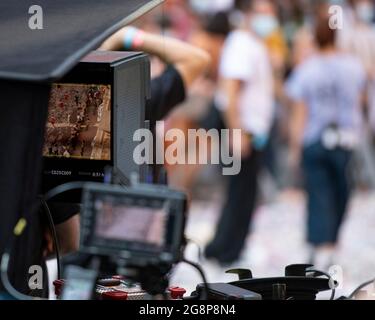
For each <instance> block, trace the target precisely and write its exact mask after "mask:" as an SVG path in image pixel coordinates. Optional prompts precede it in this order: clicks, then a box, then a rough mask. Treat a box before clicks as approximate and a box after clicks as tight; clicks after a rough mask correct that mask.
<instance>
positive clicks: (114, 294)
mask: <svg viewBox="0 0 375 320" xmlns="http://www.w3.org/2000/svg"><path fill="white" fill-rule="evenodd" d="M102 298H103V300H116V301H125V300H128V294H127V293H126V292H120V291H111V292H104V293H103V294H102Z"/></svg>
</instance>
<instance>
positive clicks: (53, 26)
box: [0, 0, 164, 82]
mask: <svg viewBox="0 0 375 320" xmlns="http://www.w3.org/2000/svg"><path fill="white" fill-rule="evenodd" d="M163 1H164V0H16V1H15V0H1V1H0V79H11V80H22V81H37V82H52V81H54V80H56V79H57V78H60V77H62V76H63V75H64V74H65V73H67V72H68V71H69V70H70V69H71V68H72V67H74V66H75V64H76V63H77V62H78V61H79V60H80V59H81V58H82V57H83V56H84V55H86V54H87V53H88V52H89V51H91V50H93V49H95V48H96V47H97V46H98V45H99V44H100V43H101V42H102V41H103V40H105V39H106V38H107V37H109V36H110V35H111V34H112V33H114V32H116V31H117V30H118V29H120V28H121V27H123V26H125V25H127V24H130V23H132V22H133V21H134V20H136V19H137V18H138V17H140V16H141V15H143V14H145V13H146V12H148V11H149V10H151V9H153V8H154V7H156V6H158V5H159V4H161V3H162V2H163ZM36 5H37V6H38V8H40V9H41V11H40V10H36V11H35V10H34V8H35V7H33V6H36ZM40 13H41V17H42V19H41V21H42V28H43V29H40V28H34V25H33V23H34V22H38V21H37V20H35V19H37V18H38V16H34V14H40ZM34 20H35V21H34ZM37 27H38V26H37Z"/></svg>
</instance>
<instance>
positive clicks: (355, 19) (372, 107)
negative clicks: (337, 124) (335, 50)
mask: <svg viewBox="0 0 375 320" xmlns="http://www.w3.org/2000/svg"><path fill="white" fill-rule="evenodd" d="M348 4H349V9H350V11H349V14H348V15H347V16H348V18H347V19H345V23H344V28H343V29H342V30H341V31H340V32H339V33H338V36H339V39H338V45H339V47H340V48H341V50H343V51H345V52H347V53H351V54H353V55H355V56H357V57H358V58H359V59H360V60H361V62H362V64H363V66H364V68H365V70H366V74H367V84H366V95H365V99H364V100H365V101H364V105H365V110H364V111H365V112H364V115H365V120H366V122H365V125H364V127H363V133H362V135H363V142H362V144H361V148H360V149H359V151H358V153H357V156H356V161H357V162H360V163H359V165H358V167H360V168H362V169H361V170H359V172H358V173H359V177H360V179H361V181H362V182H364V183H365V184H370V185H372V186H373V187H375V164H374V162H373V160H372V157H373V155H374V150H373V149H374V147H373V145H372V144H373V143H371V141H370V140H371V139H372V140H374V137H375V63H374V61H375V25H374V23H373V22H374V18H375V4H374V1H373V0H350V1H349V2H348ZM350 17H351V18H350ZM371 136H372V137H371ZM369 155H370V156H369Z"/></svg>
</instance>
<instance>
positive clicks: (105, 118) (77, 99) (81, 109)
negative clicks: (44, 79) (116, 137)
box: [43, 83, 112, 161]
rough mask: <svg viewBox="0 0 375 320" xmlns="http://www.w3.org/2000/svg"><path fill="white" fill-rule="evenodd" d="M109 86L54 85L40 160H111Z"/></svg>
mask: <svg viewBox="0 0 375 320" xmlns="http://www.w3.org/2000/svg"><path fill="white" fill-rule="evenodd" d="M111 107H112V106H111V86H110V85H90V84H65V83H61V84H54V85H53V86H52V90H51V95H50V107H49V116H48V122H47V128H46V135H45V144H44V150H43V156H44V157H47V158H48V157H49V158H60V159H62V158H66V159H85V160H103V161H110V160H111Z"/></svg>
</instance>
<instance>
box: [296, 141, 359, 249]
mask: <svg viewBox="0 0 375 320" xmlns="http://www.w3.org/2000/svg"><path fill="white" fill-rule="evenodd" d="M351 155H352V152H350V151H347V150H344V149H340V148H337V149H335V150H327V149H325V148H324V147H323V145H322V144H321V143H316V144H314V145H312V146H309V147H306V148H305V149H304V150H303V172H304V177H305V188H306V192H307V196H308V204H307V206H308V224H307V225H308V239H307V240H308V242H309V243H311V244H312V245H315V246H318V245H323V244H336V243H337V241H338V236H339V232H340V227H341V225H342V223H343V220H344V217H345V213H346V210H347V206H348V202H349V199H350V194H351V188H350V182H349V176H348V167H349V163H350V159H351Z"/></svg>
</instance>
